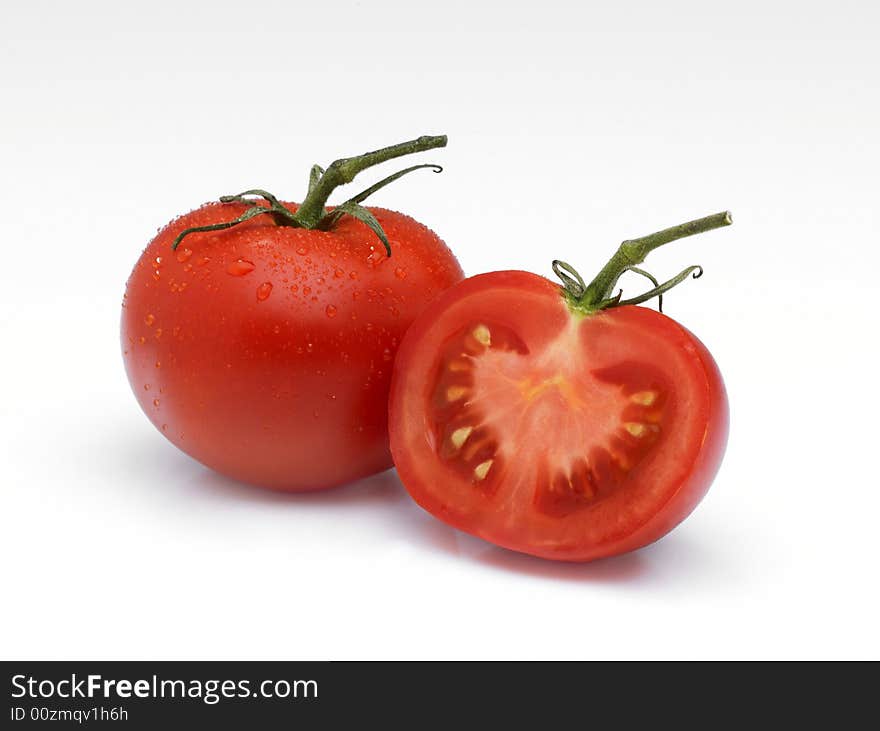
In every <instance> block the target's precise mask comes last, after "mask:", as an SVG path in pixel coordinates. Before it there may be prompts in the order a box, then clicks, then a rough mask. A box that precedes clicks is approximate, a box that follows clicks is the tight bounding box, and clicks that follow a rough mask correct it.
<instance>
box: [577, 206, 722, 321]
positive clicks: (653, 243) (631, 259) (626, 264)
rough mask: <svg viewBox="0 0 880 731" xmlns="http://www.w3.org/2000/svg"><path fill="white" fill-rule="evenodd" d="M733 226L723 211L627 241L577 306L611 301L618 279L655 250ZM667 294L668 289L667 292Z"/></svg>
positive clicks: (589, 307)
mask: <svg viewBox="0 0 880 731" xmlns="http://www.w3.org/2000/svg"><path fill="white" fill-rule="evenodd" d="M731 223H733V219H732V218H731V217H730V211H722V212H721V213H716V214H714V215H712V216H706V217H705V218H698V219H697V220H696V221H688V222H687V223H682V224H680V225H678V226H673V227H672V228H666V229H663V230H662V231H657V232H656V233H653V234H649V235H648V236H642V237H641V238H638V239H630V240H629V241H624V242H623V243H622V244H621V245H620V247H619V248H618V249H617V252H616V253H615V254H614V256H612V257H611V259H610V260H609V261H608V263H607V264H606V265H605V266H604V267H602V271H600V272H599V274H597V275H596V278H595V279H594V280H593V281H592V282H590V284H589V285H587V288H586V290H585V291H584V293H583V295H582V296H581V297H579V298H577V299H578V305H579V306H580V307H582V308H584V309H585V310H591V309H594V308H595V307H596V306H597V305H598V304H600V303H601V302H603V301H605V300H608V298H609V297H610V296H611V292H612V291H613V290H614V286H615V285H616V284H617V280H618V279H620V277H621V276H622V275H623V274H624V273H625V272H626V271H627V270H628V269H632V268H633V267H635V266H637V265H638V264H641V263H642V262H643V261H644V260H645V257H646V256H647V255H648V254H649V253H650V252H652V251H653V250H654V249H656V248H658V247H659V246H663V245H664V244H668V243H669V242H671V241H677V240H678V239H683V238H685V237H687V236H693V235H694V234H699V233H703V232H705V231H711V230H712V229H715V228H721V227H722V226H729V225H730V224H731ZM664 291H665V290H664Z"/></svg>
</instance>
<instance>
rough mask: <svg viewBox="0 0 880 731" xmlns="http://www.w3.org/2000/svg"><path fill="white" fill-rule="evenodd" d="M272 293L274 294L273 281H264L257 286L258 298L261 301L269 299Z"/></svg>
mask: <svg viewBox="0 0 880 731" xmlns="http://www.w3.org/2000/svg"><path fill="white" fill-rule="evenodd" d="M270 294H272V282H263V283H262V284H261V285H260V286H259V287H257V299H258V300H259V301H260V302H262V301H263V300H266V299H269V295H270Z"/></svg>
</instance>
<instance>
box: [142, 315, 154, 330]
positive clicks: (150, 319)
mask: <svg viewBox="0 0 880 731" xmlns="http://www.w3.org/2000/svg"><path fill="white" fill-rule="evenodd" d="M144 322H145V323H146V324H147V327H152V326H153V323H154V322H156V318H155V317H153V316H152V315H147V316H146V317H145V318H144Z"/></svg>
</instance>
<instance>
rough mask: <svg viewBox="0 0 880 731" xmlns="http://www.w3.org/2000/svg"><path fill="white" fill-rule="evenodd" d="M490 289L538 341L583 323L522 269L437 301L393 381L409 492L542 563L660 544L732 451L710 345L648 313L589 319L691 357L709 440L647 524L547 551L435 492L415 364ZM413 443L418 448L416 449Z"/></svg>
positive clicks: (545, 283) (442, 515)
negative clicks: (636, 332) (449, 319)
mask: <svg viewBox="0 0 880 731" xmlns="http://www.w3.org/2000/svg"><path fill="white" fill-rule="evenodd" d="M490 289H497V290H499V291H503V290H506V291H508V292H515V293H516V297H517V299H518V300H520V301H521V303H522V305H521V307H520V308H519V309H520V310H521V314H520V315H519V319H520V324H521V327H522V328H523V330H524V331H526V332H527V333H528V334H529V337H531V339H532V340H533V342H537V343H540V342H544V341H547V340H549V339H550V338H551V337H552V335H553V333H554V332H556V331H558V330H559V329H560V328H561V327H563V326H564V323H565V322H567V321H569V319H570V318H571V317H573V316H574V317H580V316H579V315H572V314H571V313H570V311H569V309H568V306H567V304H565V301H564V299H563V298H562V296H561V289H560V287H559V286H558V285H556V284H554V283H553V282H550V281H549V280H548V279H546V278H544V277H541V276H538V275H535V274H532V273H529V272H521V271H500V272H492V273H489V274H483V275H477V276H475V277H470V278H468V279H466V280H464V281H463V282H460V283H459V284H457V285H455V286H454V287H452V288H451V289H449V290H447V291H446V292H444V293H443V294H442V295H440V296H439V297H438V298H437V299H435V300H434V301H433V302H432V303H431V304H430V305H429V306H428V307H427V308H426V309H425V311H424V312H423V313H422V315H421V316H420V317H419V318H418V319H417V321H416V322H415V323H414V325H413V326H412V327H411V328H410V331H409V332H408V334H407V336H406V337H405V338H404V341H403V343H402V344H401V347H400V350H399V351H398V356H397V359H396V361H395V368H394V375H393V377H392V384H391V396H390V401H389V415H390V416H389V429H390V435H391V451H392V454H393V457H394V462H395V465H396V467H397V471H398V474H399V476H400V478H401V481H402V482H403V484H404V486H405V487H406V488H407V490H408V491H409V492H410V494H411V495H412V497H413V498H414V499H415V501H416V502H417V503H418V504H419V505H421V507H423V508H424V509H425V510H427V511H428V512H429V513H431V514H432V515H434V516H435V517H437V518H439V519H440V520H442V521H444V522H446V523H447V524H449V525H451V526H453V527H455V528H457V529H459V530H462V531H465V532H467V533H471V534H473V535H476V536H479V537H482V538H484V539H486V540H489V541H490V542H492V543H495V544H496V545H499V546H502V547H504V548H508V549H511V550H514V551H518V552H522V553H527V554H531V555H534V556H538V557H541V558H546V559H552V560H557V561H571V562H585V561H592V560H594V559H599V558H603V557H607V556H614V555H617V554H621V553H625V552H629V551H633V550H635V549H638V548H641V547H643V546H646V545H648V544H650V543H653V542H654V541H656V540H658V539H659V538H662V537H663V536H664V535H666V534H667V533H668V532H669V531H671V530H672V529H673V528H674V527H675V526H677V525H678V524H679V523H681V521H683V520H684V519H685V518H686V517H687V516H688V515H689V514H690V513H691V512H692V511H693V510H694V508H695V507H696V506H697V504H698V503H699V502H700V500H701V499H702V498H703V496H704V495H705V494H706V492H707V491H708V489H709V487H710V485H711V483H712V480H713V479H714V477H715V475H716V474H717V472H718V469H719V467H720V465H721V461H722V458H723V456H724V451H725V448H726V445H727V438H728V429H729V405H728V400H727V393H726V390H725V387H724V382H723V380H722V377H721V373H720V370H719V369H718V366H717V364H716V362H715V360H714V358H713V357H712V355H711V354H710V353H709V351H708V349H707V348H706V347H705V345H703V343H702V342H700V340H699V339H698V338H697V337H696V336H695V335H693V334H692V333H691V332H690V331H688V330H687V329H686V328H684V327H683V326H682V325H680V324H679V323H677V322H675V321H674V320H672V319H671V318H669V317H667V316H666V315H663V314H661V313H659V312H657V311H655V310H650V309H647V308H645V307H638V306H624V307H618V308H613V309H611V310H608V311H606V312H603V313H601V314H600V315H592V316H587V317H603V318H610V319H611V320H612V321H614V322H616V323H620V324H622V325H624V326H626V327H636V328H648V329H650V330H652V331H654V332H655V333H658V334H660V336H661V337H663V338H665V339H667V340H668V341H669V343H670V344H671V345H672V346H673V347H674V348H676V349H678V350H680V351H681V352H683V353H686V354H687V356H688V363H689V369H688V373H687V377H688V378H690V379H691V383H692V385H693V386H694V388H695V392H696V395H697V398H696V400H697V401H698V403H699V408H698V409H696V410H695V412H694V413H690V414H689V415H688V418H689V419H694V420H697V421H699V422H700V423H701V425H703V426H704V429H703V438H702V440H701V442H700V444H695V445H693V448H692V449H691V450H690V451H689V453H688V455H687V459H686V460H684V461H683V462H682V463H681V464H680V465H678V466H677V472H678V473H679V475H680V477H679V478H678V479H676V480H675V481H674V483H673V484H671V485H669V486H668V488H667V489H666V491H665V494H666V496H667V498H666V500H665V502H664V503H663V504H662V505H661V506H659V507H658V509H657V510H656V512H654V514H653V515H651V516H650V518H649V519H648V520H646V521H644V522H642V523H640V524H636V525H632V526H629V528H628V530H626V531H625V532H623V533H622V534H621V535H619V536H616V537H615V538H614V539H613V540H608V541H604V542H601V543H598V544H584V545H572V544H568V545H564V546H553V547H545V546H541V545H535V544H533V543H530V542H529V541H528V540H524V538H523V536H522V535H520V534H519V533H518V532H516V531H510V530H508V531H505V530H500V529H498V528H497V527H496V528H495V529H493V530H488V531H487V530H486V528H485V526H482V525H480V524H479V522H478V521H477V522H475V521H474V519H473V515H472V514H469V511H467V510H461V509H460V508H459V506H457V505H455V504H454V502H453V501H450V500H445V499H443V498H442V497H440V496H439V495H438V492H437V491H436V490H432V489H431V488H430V485H431V482H432V480H435V479H439V478H442V476H441V475H440V473H439V472H438V473H436V474H434V475H433V476H432V475H429V474H427V471H426V469H425V464H426V463H427V461H428V456H427V451H424V449H423V445H422V444H420V440H419V439H418V437H414V435H413V429H418V428H419V427H418V425H416V422H418V419H419V415H418V413H417V410H418V408H419V407H418V406H417V405H415V404H417V399H416V398H414V394H413V393H412V389H413V382H412V380H413V379H412V378H411V374H412V373H413V372H416V371H418V372H419V373H421V372H422V371H421V369H420V368H419V366H418V365H417V363H419V362H420V361H423V360H424V359H425V358H426V357H430V356H429V355H426V347H425V343H424V342H423V336H424V335H425V333H426V331H427V330H428V329H429V328H430V326H431V323H434V322H436V321H437V320H438V318H441V317H443V316H444V313H448V312H449V311H450V310H451V309H452V308H453V307H455V305H456V303H461V302H463V301H464V300H466V299H467V298H468V297H469V296H471V295H475V294H478V293H481V292H484V291H486V290H490ZM463 307H464V306H463ZM529 337H526V338H525V339H529ZM421 441H424V440H421ZM413 445H417V446H416V447H415V448H414V446H413Z"/></svg>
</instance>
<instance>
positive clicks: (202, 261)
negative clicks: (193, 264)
mask: <svg viewBox="0 0 880 731" xmlns="http://www.w3.org/2000/svg"><path fill="white" fill-rule="evenodd" d="M209 261H211V257H210V256H203V257H202V258H201V259H199V261H198V264H199V266H200V267H203V266H205V264H207V263H208V262H209Z"/></svg>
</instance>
